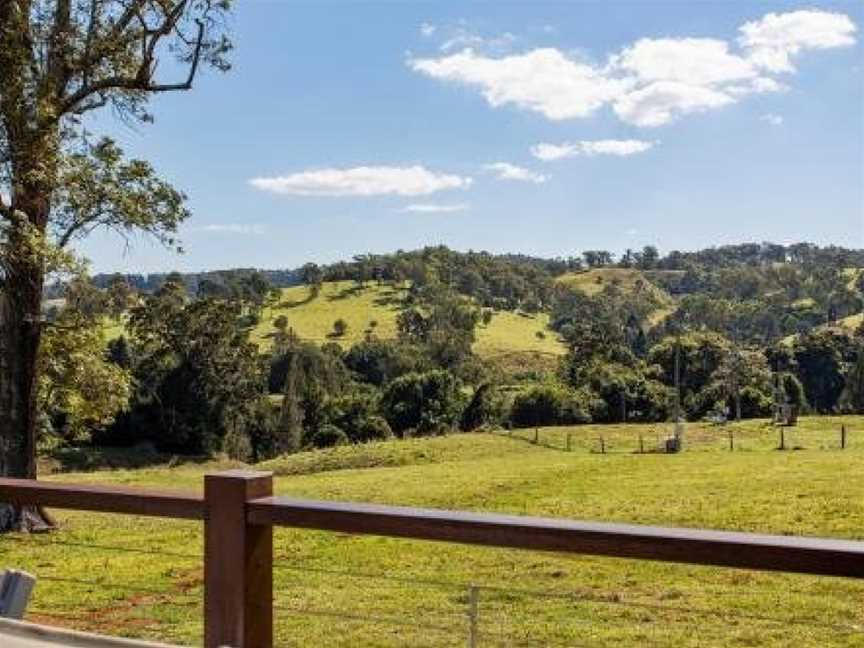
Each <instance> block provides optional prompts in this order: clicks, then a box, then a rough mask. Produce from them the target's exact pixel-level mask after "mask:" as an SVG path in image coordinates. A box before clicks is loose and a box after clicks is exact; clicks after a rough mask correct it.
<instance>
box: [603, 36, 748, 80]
mask: <svg viewBox="0 0 864 648" xmlns="http://www.w3.org/2000/svg"><path fill="white" fill-rule="evenodd" d="M610 66H611V68H612V69H618V70H622V71H624V72H625V73H631V74H634V75H636V77H637V78H638V79H639V80H640V81H643V82H646V83H651V82H653V81H678V82H681V83H686V84H688V85H715V84H718V83H726V82H729V81H741V80H744V79H752V78H754V77H756V76H758V74H757V72H756V69H755V68H754V67H753V65H752V64H751V63H750V62H749V61H747V60H746V59H744V58H741V57H740V56H736V55H734V54H731V53H730V52H729V44H728V43H727V42H726V41H722V40H717V39H714V38H658V39H651V38H642V39H640V40H638V41H636V43H635V44H634V45H632V46H630V47H627V48H624V50H623V51H622V52H621V53H620V54H618V55H616V56H613V57H612V58H611V61H610Z"/></svg>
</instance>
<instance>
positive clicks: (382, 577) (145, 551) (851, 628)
mask: <svg viewBox="0 0 864 648" xmlns="http://www.w3.org/2000/svg"><path fill="white" fill-rule="evenodd" d="M3 540H5V541H12V542H18V543H25V544H31V545H35V546H39V545H57V546H64V547H70V548H75V549H89V550H97V551H112V552H117V553H128V554H137V555H153V556H160V557H167V558H175V559H190V560H198V561H201V560H203V555H201V554H193V553H184V552H176V551H162V550H159V549H150V548H140V547H125V546H118V545H104V544H91V543H86V542H79V541H67V540H56V539H51V540H45V539H41V538H40V539H34V538H32V537H16V536H11V535H7V536H3V537H2V538H0V541H3ZM273 567H274V571H275V570H285V571H292V572H303V573H318V574H326V575H330V576H339V577H344V578H354V579H366V580H376V581H386V582H392V583H398V584H402V585H409V586H418V585H421V586H430V587H440V588H447V589H454V590H467V588H469V587H470V586H472V585H473V586H474V587H476V588H477V590H479V591H481V592H482V591H487V592H498V593H503V594H508V595H519V596H524V597H534V598H551V599H559V600H568V601H573V602H581V603H590V604H597V605H612V606H622V607H626V608H631V609H643V610H650V611H652V612H658V611H663V612H671V613H676V614H681V615H694V616H700V617H705V616H712V617H717V618H720V619H734V620H743V621H749V622H753V621H757V622H761V623H768V624H783V625H794V626H798V627H807V628H818V629H824V630H831V631H833V632H838V633H843V634H848V635H858V634H860V635H864V627H862V626H861V625H856V624H839V623H826V622H823V621H818V620H803V619H795V618H782V617H775V616H770V615H763V614H753V613H747V612H737V611H733V610H730V609H728V608H724V609H709V608H702V607H693V606H683V605H665V604H660V603H650V602H640V601H625V600H621V599H618V598H607V597H602V596H591V595H588V594H584V593H577V592H555V591H549V590H532V589H527V588H514V587H509V586H504V585H494V584H478V583H469V582H459V581H448V580H442V579H432V578H425V577H416V576H394V575H391V574H386V573H371V572H356V571H349V570H339V569H329V568H324V567H313V566H310V565H302V564H296V563H294V564H289V563H285V562H280V561H279V558H278V556H277V557H276V559H275V560H274V563H273ZM107 568H108V567H107V563H106V567H105V569H107ZM39 578H40V579H41V580H43V581H46V582H57V583H66V584H70V585H76V586H81V587H88V588H107V589H113V590H118V591H127V592H133V593H144V594H151V595H156V596H159V597H161V600H160V601H158V602H154V603H149V604H145V605H147V606H153V605H166V606H175V607H185V608H189V607H192V606H194V605H198V604H200V601H196V600H188V599H195V598H197V597H195V596H194V595H192V594H188V593H185V592H172V591H170V590H161V589H157V588H153V587H152V586H149V585H142V584H139V583H116V582H113V581H105V580H98V579H97V580H85V579H75V578H65V577H59V576H39ZM184 599H186V600H184ZM487 604H488V600H487ZM274 609H278V610H281V611H283V612H288V613H292V614H304V613H305V614H310V615H318V616H332V617H339V618H342V619H345V620H349V621H363V620H365V621H369V622H375V623H386V624H391V625H407V626H411V627H417V628H422V629H427V630H435V631H440V632H444V631H446V632H451V633H452V632H456V631H457V629H455V628H453V627H450V626H443V625H436V624H416V623H414V622H410V621H405V620H403V619H398V618H396V617H384V616H375V615H361V614H354V613H343V612H337V611H332V610H330V611H328V610H320V609H315V608H290V607H285V606H276V607H274ZM487 610H488V608H487ZM32 612H33V613H35V614H43V612H40V611H37V610H32ZM52 614H54V613H47V612H45V613H44V616H49V615H52ZM54 616H57V615H56V614H54ZM453 616H456V615H453ZM460 616H461V615H460ZM484 616H486V618H488V616H489V615H488V611H487V612H486V614H485V615H484ZM57 618H61V617H59V616H58V617H57ZM70 618H71V619H72V620H75V618H74V617H70ZM78 620H82V621H83V620H86V617H83V618H80V619H78ZM568 621H569V622H571V623H572V622H578V623H586V624H587V623H591V621H590V620H588V619H574V618H572V617H571V618H569V619H568ZM651 625H652V626H653V624H651ZM463 631H464V629H463V630H460V631H459V632H460V634H461V633H462V632H463ZM482 634H483V635H484V636H489V637H491V636H492V635H491V634H490V633H489V631H486V632H482ZM498 638H503V639H506V640H508V641H511V640H512V639H511V637H509V636H508V635H499V636H498ZM511 645H512V644H511ZM529 645H530V644H529ZM571 645H572V644H571Z"/></svg>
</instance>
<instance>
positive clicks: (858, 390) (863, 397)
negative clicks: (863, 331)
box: [838, 341, 864, 414]
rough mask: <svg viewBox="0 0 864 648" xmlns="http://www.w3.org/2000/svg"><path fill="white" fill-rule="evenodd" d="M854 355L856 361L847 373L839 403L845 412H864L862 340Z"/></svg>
mask: <svg viewBox="0 0 864 648" xmlns="http://www.w3.org/2000/svg"><path fill="white" fill-rule="evenodd" d="M854 355H855V361H854V362H853V363H851V366H850V368H849V372H848V373H847V375H846V381H845V382H846V384H845V386H844V388H843V393H842V394H841V395H840V401H839V403H838V405H839V408H840V410H841V411H843V412H847V413H850V414H864V344H862V342H861V341H858V342H857V344H856V348H855V353H854Z"/></svg>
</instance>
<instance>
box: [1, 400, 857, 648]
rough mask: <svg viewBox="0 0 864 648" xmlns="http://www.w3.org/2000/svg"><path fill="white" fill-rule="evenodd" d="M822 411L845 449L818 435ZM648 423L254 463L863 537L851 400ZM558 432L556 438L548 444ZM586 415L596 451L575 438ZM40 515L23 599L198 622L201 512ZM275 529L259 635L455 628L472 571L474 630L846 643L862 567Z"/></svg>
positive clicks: (372, 491) (359, 496)
mask: <svg viewBox="0 0 864 648" xmlns="http://www.w3.org/2000/svg"><path fill="white" fill-rule="evenodd" d="M841 423H845V424H846V425H847V427H848V429H849V438H850V441H851V443H850V446H849V448H847V449H846V450H839V449H838V448H837V444H838V434H837V433H838V430H839V426H840V424H841ZM730 431H732V432H733V433H734V435H735V438H736V443H737V445H736V450H735V451H734V452H730V451H728V449H727V441H726V440H727V435H728V433H729V432H730ZM665 432H666V430H664V429H663V426H662V425H659V426H650V425H617V426H583V427H573V428H545V429H542V428H541V429H540V430H539V438H540V444H536V445H535V444H533V443H531V442H530V440H529V439H531V438H533V430H525V431H521V432H519V433H515V432H514V434H513V435H512V436H508V435H506V434H503V433H499V434H465V435H453V436H449V437H438V438H428V439H415V440H410V441H407V442H406V441H387V442H382V443H374V444H367V445H360V446H351V447H345V448H335V449H330V450H323V451H315V452H310V453H301V454H297V455H293V456H289V457H283V458H280V459H276V460H273V461H271V462H268V463H266V464H262V465H261V466H260V467H261V468H265V469H270V470H273V471H275V472H276V474H277V478H276V491H277V493H279V494H284V495H290V496H292V497H308V498H313V499H331V500H347V501H364V502H377V503H388V504H399V505H409V506H427V507H437V508H458V509H467V510H475V511H491V512H506V513H514V514H528V515H542V516H549V517H562V518H571V519H587V520H603V521H626V522H633V523H644V524H660V525H674V526H684V527H703V528H714V529H727V530H744V531H756V532H768V533H776V534H794V535H818V536H834V537H840V538H855V539H862V538H864V532H862V525H861V520H862V519H864V480H861V479H860V478H858V476H859V474H860V471H861V466H862V462H864V417H845V418H842V419H841V418H839V417H825V418H805V419H802V421H801V425H800V427H799V428H795V429H791V430H787V434H788V435H789V437H788V442H789V444H790V446H792V447H799V448H802V449H800V450H797V451H788V452H778V451H776V450H775V449H774V448H775V446H776V442H777V430H776V429H775V428H773V427H772V426H771V425H770V424H768V423H767V422H765V421H748V422H744V423H741V424H734V425H730V426H727V427H722V428H721V427H716V428H715V427H711V426H707V425H701V424H700V425H691V426H689V427H688V431H687V440H688V443H689V444H691V445H690V447H688V449H687V450H686V451H685V452H683V453H681V454H679V455H661V454H634V452H633V450H634V449H635V448H636V447H637V444H638V438H639V436H640V435H641V436H642V437H644V438H647V439H653V438H654V436H655V435H662V434H664V433H665ZM568 434H570V435H571V436H572V437H573V439H572V440H573V451H572V452H563V451H562V450H561V447H562V446H561V443H562V442H563V440H564V439H565V437H566V435H568ZM598 436H603V437H605V439H606V440H607V442H608V446H607V447H608V450H609V454H605V455H603V454H598V453H596V439H597V437H598ZM546 444H548V445H549V446H551V447H547V445H546ZM234 466H236V464H219V463H208V464H195V463H187V464H179V465H175V464H173V463H172V464H166V465H160V466H153V467H150V468H141V469H136V470H110V471H100V472H92V473H79V474H66V475H55V476H52V477H51V479H60V480H63V481H78V482H93V483H111V484H123V485H132V486H142V487H143V486H152V487H160V488H173V489H177V488H180V489H189V490H200V489H201V486H202V477H203V474H204V473H206V472H210V471H213V470H218V469H220V468H226V467H234ZM58 517H59V520H60V522H61V529H60V530H59V531H58V532H56V533H54V534H50V535H41V536H38V535H37V536H19V535H13V536H5V537H0V558H2V560H0V562H2V563H3V564H6V565H14V566H15V567H18V568H22V569H26V570H28V571H32V572H33V573H35V574H37V575H38V576H40V577H42V578H40V580H39V584H38V586H37V588H36V591H35V598H34V601H33V604H32V607H31V610H32V611H31V613H30V615H29V618H30V619H31V620H38V621H43V622H48V623H53V624H58V625H71V626H75V627H79V628H86V629H91V630H99V631H102V632H110V633H117V634H123V635H129V636H147V637H152V638H158V639H162V640H168V641H173V642H183V643H187V644H198V643H200V636H201V622H200V619H201V616H200V615H201V597H202V565H201V559H200V553H201V527H200V524H197V523H192V522H180V521H171V520H160V519H148V518H135V517H131V516H115V515H104V514H94V513H72V512H61V513H59V515H58ZM274 545H275V554H276V561H275V594H276V596H275V598H276V600H275V606H276V612H275V618H276V633H277V645H280V646H307V645H308V646H312V645H322V644H325V643H326V644H331V645H334V646H358V645H375V646H404V645H409V644H410V645H416V646H420V645H422V646H454V645H464V644H465V630H466V625H467V623H466V609H467V607H466V606H467V591H468V586H469V584H471V583H473V584H476V585H479V586H480V590H479V596H480V610H481V612H480V617H479V625H478V627H479V630H480V637H481V643H480V645H506V646H517V645H530V646H573V645H589V646H595V647H605V646H636V645H639V646H656V647H659V646H694V647H695V646H719V645H722V646H733V647H744V646H768V647H776V648H779V647H781V646H790V645H797V646H817V645H818V646H825V647H832V646H836V647H840V646H860V645H862V636H861V632H860V628H861V627H862V625H864V608H862V606H861V605H860V602H861V600H862V598H864V583H862V582H860V581H856V580H853V579H831V578H816V577H804V576H793V575H784V574H768V573H757V572H749V571H742V570H732V569H721V568H699V567H690V566H678V565H668V564H661V563H651V562H641V561H628V560H620V559H607V558H582V557H567V556H561V555H555V554H550V553H538V552H527V551H511V550H503V549H488V548H480V547H468V546H460V545H453V544H446V543H445V544H442V543H429V542H414V541H405V540H397V539H383V538H376V537H363V536H351V535H347V534H333V533H324V532H314V531H306V530H289V529H279V530H277V531H276V534H275V543H274ZM110 547H115V548H118V549H120V550H116V549H110ZM123 549H125V550H123ZM129 550H131V551H129ZM150 551H155V552H168V553H169V554H170V555H167V556H166V555H160V554H158V553H155V554H151V553H148V552H150ZM58 579H59V580H58ZM79 581H83V582H84V584H81V583H80V582H79ZM142 588H143V589H145V590H146V591H144V592H143V593H142V592H141V591H140V590H141V589H142ZM369 617H373V618H372V619H370V618H369ZM425 626H430V627H425ZM586 641H587V642H588V643H586Z"/></svg>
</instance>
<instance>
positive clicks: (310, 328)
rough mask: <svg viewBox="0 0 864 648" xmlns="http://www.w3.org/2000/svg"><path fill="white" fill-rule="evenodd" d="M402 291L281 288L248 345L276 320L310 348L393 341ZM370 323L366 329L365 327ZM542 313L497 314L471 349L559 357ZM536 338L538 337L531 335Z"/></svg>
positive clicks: (335, 285) (265, 342) (330, 285)
mask: <svg viewBox="0 0 864 648" xmlns="http://www.w3.org/2000/svg"><path fill="white" fill-rule="evenodd" d="M406 290H407V288H405V287H404V286H393V285H391V284H383V285H378V284H375V283H371V282H370V283H368V284H366V286H364V287H359V286H358V285H357V284H356V283H354V282H352V281H335V282H327V283H324V284H323V285H322V287H321V293H320V294H319V295H318V296H317V297H313V296H312V294H311V291H310V290H309V288H308V287H306V286H295V287H293V288H284V289H282V293H281V297H280V299H279V302H278V303H277V304H276V305H275V306H274V307H272V308H266V309H265V310H264V312H263V314H262V317H261V322H260V323H259V324H258V326H256V327H255V329H254V330H253V331H252V336H251V337H252V340H253V341H254V342H257V343H258V344H259V345H260V346H261V347H269V345H270V344H271V341H272V334H273V320H275V319H276V318H277V317H279V316H280V315H284V316H285V317H286V318H287V319H288V326H290V327H291V328H293V329H294V331H295V332H296V333H297V335H298V336H300V338H301V339H303V340H307V341H310V342H315V343H316V344H323V343H324V342H336V343H338V344H339V345H340V346H342V347H343V348H346V349H347V348H348V347H350V346H352V345H353V344H356V343H357V342H360V341H361V340H363V338H364V337H365V335H366V331H374V333H375V335H377V336H378V337H379V338H382V339H392V338H395V337H396V316H397V315H398V314H399V311H400V309H401V308H402V300H403V299H404V297H405V293H406ZM340 318H341V319H343V320H345V322H346V323H347V324H348V330H347V332H346V333H345V335H343V336H341V337H331V336H330V334H331V333H332V330H333V322H335V321H336V320H337V319H340ZM373 321H374V322H376V324H375V326H374V327H370V324H371V322H373ZM548 325H549V315H548V314H547V313H538V314H526V313H515V312H509V311H498V312H496V313H495V314H494V316H493V318H492V321H491V322H490V323H489V325H488V326H486V325H482V324H481V325H479V326H478V327H477V331H476V334H477V342H476V344H475V346H474V350H475V351H476V352H477V354H478V355H480V356H482V357H484V358H490V359H494V358H497V357H499V356H503V355H507V354H514V353H515V354H523V355H533V356H540V357H551V358H552V359H553V361H554V358H556V357H558V356H560V355H563V354H564V352H565V348H564V345H563V344H562V343H561V341H560V339H559V338H558V335H557V334H556V333H555V332H554V331H552V330H550V329H549V328H548ZM538 333H541V334H542V335H541V336H538V335H537V334H538Z"/></svg>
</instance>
